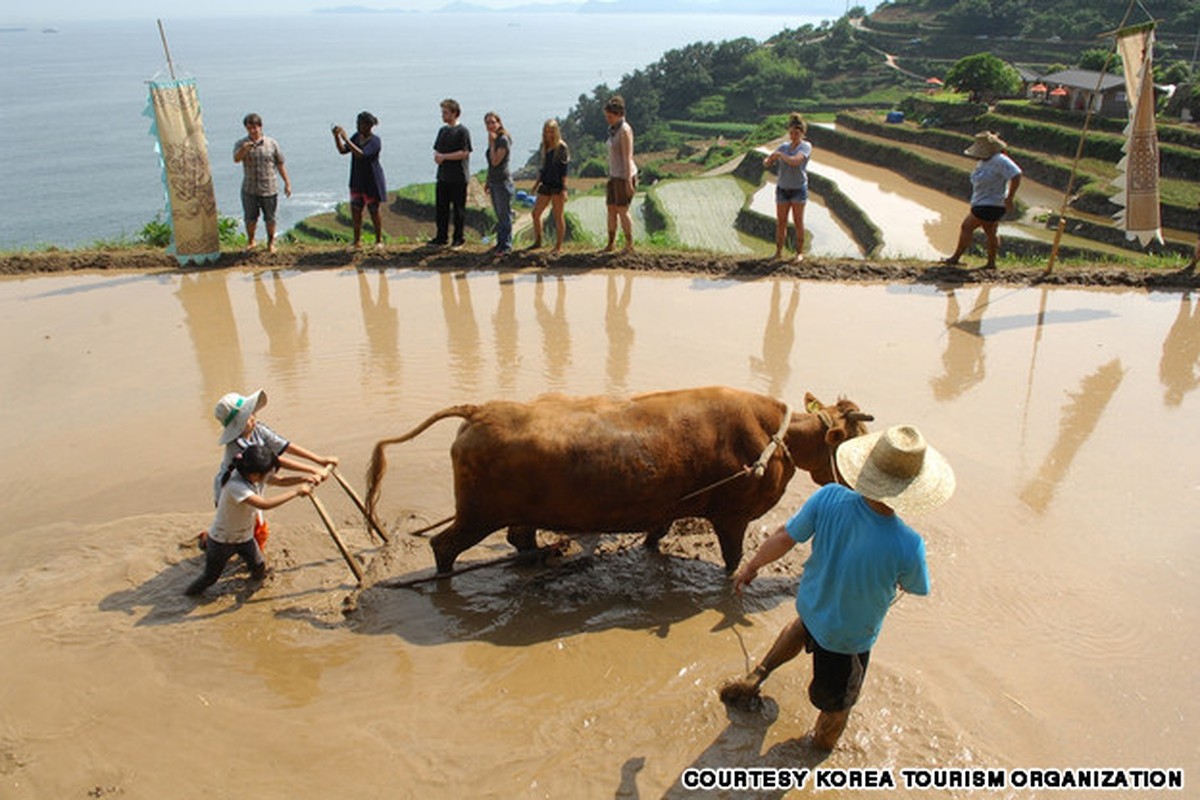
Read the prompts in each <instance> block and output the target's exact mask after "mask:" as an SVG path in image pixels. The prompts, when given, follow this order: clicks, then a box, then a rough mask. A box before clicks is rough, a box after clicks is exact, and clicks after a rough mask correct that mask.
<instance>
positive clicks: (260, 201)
mask: <svg viewBox="0 0 1200 800" xmlns="http://www.w3.org/2000/svg"><path fill="white" fill-rule="evenodd" d="M278 206H279V195H277V194H272V195H268V196H266V197H262V196H260V195H257V194H246V193H245V192H242V215H243V218H244V219H245V220H246V222H256V221H258V213H259V212H260V211H261V212H262V218H263V221H264V222H266V223H267V224H268V225H273V224H275V209H276V208H277V207H278Z"/></svg>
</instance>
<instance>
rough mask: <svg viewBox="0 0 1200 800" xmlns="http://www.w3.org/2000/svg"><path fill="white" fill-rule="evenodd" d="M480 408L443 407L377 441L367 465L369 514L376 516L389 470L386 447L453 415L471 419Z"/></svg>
mask: <svg viewBox="0 0 1200 800" xmlns="http://www.w3.org/2000/svg"><path fill="white" fill-rule="evenodd" d="M478 409H479V406H476V405H471V404H464V405H458V406H450V407H449V408H443V409H442V410H441V411H439V412H437V413H436V414H434V415H433V416H431V417H430V418H429V419H427V420H425V421H424V422H422V423H421V424H420V425H418V426H417V427H415V428H413V429H412V430H411V431H409V432H408V433H405V434H402V435H400V436H397V437H395V438H394V439H381V440H380V441H378V442H376V443H375V450H374V451H373V452H372V453H371V463H370V465H369V466H368V467H367V514H369V515H370V516H372V517H374V516H375V505H376V504H377V503H378V502H379V494H380V492H381V491H382V489H383V474H384V473H385V472H386V471H387V456H385V455H384V452H383V450H384V448H385V447H388V446H389V445H393V444H400V443H402V442H407V441H411V440H412V439H415V438H417V437H418V436H420V435H421V434H422V433H424V432H425V431H426V430H427V429H428V428H429V427H430V426H432V425H434V424H435V423H438V422H441V421H442V420H444V419H449V418H451V417H460V418H462V419H470V418H471V416H472V415H473V414H474V413H475V412H476V411H477V410H478Z"/></svg>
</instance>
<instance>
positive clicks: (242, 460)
mask: <svg viewBox="0 0 1200 800" xmlns="http://www.w3.org/2000/svg"><path fill="white" fill-rule="evenodd" d="M278 469H279V457H278V456H276V455H275V454H274V453H272V452H271V451H270V449H269V448H267V447H264V446H263V445H258V444H256V445H251V446H250V447H247V448H246V450H245V452H243V453H239V454H238V456H237V458H235V459H234V460H233V462H232V463H231V464H230V465H229V468H228V469H227V470H226V471H225V473H224V474H223V475H222V476H221V497H220V499H219V501H218V502H217V513H216V515H215V516H214V517H213V521H212V525H211V526H210V528H209V533H210V538H211V541H209V542H208V544H207V546H206V547H205V548H204V550H205V554H204V573H203V574H202V575H200V576H199V577H198V578H196V580H194V581H192V582H191V583H190V584H189V585H188V587H187V588H186V589H185V590H184V594H187V595H193V596H194V595H199V594H202V593H203V592H204V590H205V589H207V588H208V587H209V586H212V585H213V584H214V583H216V582H217V581H218V580H220V578H221V573H222V572H223V571H224V569H225V565H226V564H227V563H228V562H229V559H230V558H232V557H233V556H234V555H239V556H241V558H242V560H243V561H245V562H246V566H247V567H248V568H249V569H250V578H251V580H254V581H261V580H263V579H264V578H265V577H266V576H267V562H266V559H264V558H263V554H262V549H261V548H260V547H259V545H258V542H257V540H256V539H255V535H256V534H257V532H258V527H259V524H260V522H261V519H262V512H263V511H266V510H267V509H271V508H276V507H278V506H281V505H283V504H284V503H286V502H288V501H289V500H294V499H295V498H297V497H305V496H307V495H309V494H311V493H312V484H310V483H308V482H307V481H305V480H304V478H303V477H302V476H300V475H292V476H290V477H287V478H280V477H278V476H277V475H276V474H275V473H276V471H277V470H278ZM268 483H270V484H273V485H276V486H294V487H295V488H294V489H292V490H291V491H290V492H288V493H286V494H277V495H274V496H273V497H270V498H267V497H265V496H264V490H265V489H266V485H267V484H268Z"/></svg>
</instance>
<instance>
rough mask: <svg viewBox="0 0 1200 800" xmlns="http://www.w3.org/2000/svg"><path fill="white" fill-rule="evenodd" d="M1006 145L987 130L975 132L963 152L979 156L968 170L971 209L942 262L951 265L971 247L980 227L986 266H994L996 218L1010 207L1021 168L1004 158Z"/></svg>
mask: <svg viewBox="0 0 1200 800" xmlns="http://www.w3.org/2000/svg"><path fill="white" fill-rule="evenodd" d="M1007 151H1008V145H1007V144H1006V143H1005V142H1004V140H1003V139H1001V138H1000V137H999V136H997V135H996V134H994V133H992V132H991V131H982V132H980V133H977V134H975V141H973V142H971V146H970V147H968V148H967V149H966V150H964V151H963V155H965V156H970V157H971V158H977V159H979V163H978V164H976V165H975V169H974V170H973V171H972V172H971V210H970V211H969V212H967V216H966V217H964V218H963V221H962V226H961V227H960V228H959V232H958V243H957V244H956V245H955V247H954V252H953V253H951V254H950V257H949V258H947V259H946V260H945V261H943V262H942V263H944V264H949V265H955V264H957V263H958V260H959V259H960V258H962V254H963V253H965V252H967V248H968V247H970V246H971V240H972V239H973V238H974V235H975V231H976V229H978V228H982V229H983V234H984V236H986V237H987V264H985V265H984V267H985V268H986V269H995V268H996V255H997V253H998V252H999V250H1000V232H999V229H1000V220H1001V219H1003V218H1004V215H1005V214H1007V213H1009V212H1010V211H1012V210H1013V205H1014V203H1015V202H1016V200H1015V198H1016V195H1017V187H1019V186H1020V185H1021V168H1020V167H1018V166H1017V162H1015V161H1013V160H1012V159H1011V158H1009V157H1008V152H1007Z"/></svg>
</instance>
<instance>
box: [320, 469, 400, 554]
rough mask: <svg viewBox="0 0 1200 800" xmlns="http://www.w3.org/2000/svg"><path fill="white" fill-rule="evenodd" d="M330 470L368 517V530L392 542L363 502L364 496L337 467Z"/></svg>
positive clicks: (385, 540)
mask: <svg viewBox="0 0 1200 800" xmlns="http://www.w3.org/2000/svg"><path fill="white" fill-rule="evenodd" d="M330 472H331V473H332V474H333V477H334V478H336V479H337V482H338V485H339V486H341V487H342V488H343V489H345V490H346V494H347V495H349V496H350V499H351V500H352V501H354V505H356V506H358V510H359V511H361V512H362V515H363V516H364V517H366V519H367V530H368V531H374V532H375V533H377V534H379V538H380V539H382V540H383V541H384V542H385V543H387V542H390V541H391V539H390V538H388V535H387V534H386V533H385V532H384V530H383V528H382V527H380V525H379V523H378V522H376V521H375V516H374V515H373V514H371V512H369V511H367V506H366V504H365V503H363V501H362V498H361V497H359V496H358V492H356V491H354V487H353V486H351V485H350V484H349V483H348V482H347V481H346V479H345V478H343V477H342V476H341V474H340V473H339V472H338V471H337V468H336V467H334V468H333V469H331V470H330Z"/></svg>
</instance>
